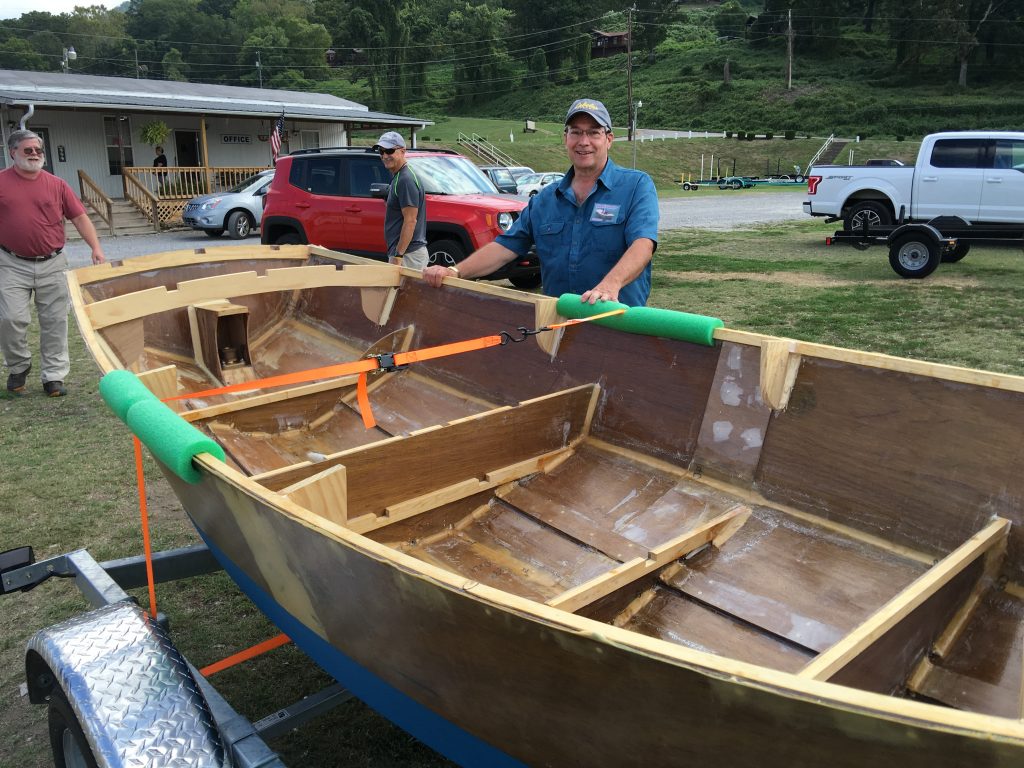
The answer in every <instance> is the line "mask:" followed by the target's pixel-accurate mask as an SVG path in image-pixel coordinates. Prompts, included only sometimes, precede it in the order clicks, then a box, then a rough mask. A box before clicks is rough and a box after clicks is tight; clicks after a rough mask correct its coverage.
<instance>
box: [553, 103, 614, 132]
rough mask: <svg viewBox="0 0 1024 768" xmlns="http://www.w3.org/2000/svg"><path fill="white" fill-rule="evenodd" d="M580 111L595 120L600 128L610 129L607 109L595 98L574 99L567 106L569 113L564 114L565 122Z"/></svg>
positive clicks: (610, 120) (610, 122) (610, 124)
mask: <svg viewBox="0 0 1024 768" xmlns="http://www.w3.org/2000/svg"><path fill="white" fill-rule="evenodd" d="M581 112H583V113H584V114H587V115H590V116H591V117H592V118H594V119H595V120H597V124H598V125H600V126H601V127H602V128H605V129H607V130H609V131H610V130H611V129H612V118H611V116H610V115H609V114H608V110H607V109H605V106H604V104H602V103H601V102H600V101H596V100H595V99H576V101H574V102H573V103H572V106H571V107H569V113H568V114H567V115H566V116H565V122H566V124H568V123H569V121H570V120H572V118H573V115H578V114H580V113H581Z"/></svg>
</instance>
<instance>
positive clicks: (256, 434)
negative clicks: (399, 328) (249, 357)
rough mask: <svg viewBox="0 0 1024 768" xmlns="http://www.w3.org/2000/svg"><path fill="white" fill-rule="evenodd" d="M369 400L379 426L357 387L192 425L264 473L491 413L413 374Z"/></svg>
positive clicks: (393, 378) (398, 377)
mask: <svg viewBox="0 0 1024 768" xmlns="http://www.w3.org/2000/svg"><path fill="white" fill-rule="evenodd" d="M350 395H351V396H350ZM370 399H371V408H372V410H373V415H374V418H375V419H376V421H377V426H376V428H374V429H369V430H368V429H366V427H365V426H364V425H363V420H362V417H361V416H360V414H359V412H358V409H357V406H356V404H355V402H354V400H355V398H354V385H348V386H344V387H341V388H338V389H334V390H326V391H321V392H313V393H310V394H308V395H302V396H300V397H294V398H289V399H287V400H280V401H274V402H271V403H267V404H266V405H261V406H256V407H254V408H249V409H246V410H244V411H229V412H226V413H224V414H222V415H218V416H214V417H211V418H209V419H199V420H197V421H194V422H193V423H194V424H195V425H196V426H197V427H200V428H201V429H205V430H207V431H208V432H210V433H211V434H213V435H215V436H216V437H217V439H218V440H219V441H221V445H222V446H223V447H224V449H225V451H226V452H227V453H228V454H229V455H230V456H231V458H232V459H233V460H234V461H235V462H236V463H237V464H238V466H239V467H240V468H241V469H242V471H244V472H245V473H246V474H260V473H263V472H269V471H272V470H275V469H281V468H284V467H288V466H290V465H293V464H298V463H302V462H308V461H314V462H315V461H319V460H322V459H323V458H324V457H326V456H330V455H331V454H333V453H338V452H339V451H342V450H345V449H348V448H352V447H355V446H360V445H368V444H370V443H373V442H376V441H378V440H384V439H386V438H388V437H391V436H394V435H407V434H410V433H412V432H414V431H416V430H419V429H423V428H424V427H427V426H432V425H435V424H439V423H446V422H449V421H454V420H456V419H460V418H464V417H466V416H469V415H472V414H474V413H481V412H483V411H485V410H487V407H486V405H485V404H483V403H480V402H478V401H475V400H472V399H469V398H466V397H463V396H460V395H459V394H458V393H455V392H451V391H449V390H447V389H445V388H443V387H441V386H439V385H435V384H433V383H431V382H429V381H425V380H417V379H414V378H413V377H412V376H410V375H407V372H398V373H396V374H389V375H388V376H387V377H386V378H385V379H384V380H382V381H381V383H380V386H378V387H376V388H375V389H374V390H373V394H372V396H371V398H370Z"/></svg>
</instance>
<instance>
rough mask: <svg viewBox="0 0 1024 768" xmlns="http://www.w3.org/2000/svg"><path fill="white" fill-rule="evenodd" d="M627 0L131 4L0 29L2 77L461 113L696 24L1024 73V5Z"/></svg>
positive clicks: (808, 49)
mask: <svg viewBox="0 0 1024 768" xmlns="http://www.w3.org/2000/svg"><path fill="white" fill-rule="evenodd" d="M624 1H626V2H628V0H617V2H614V3H613V2H611V0H590V1H589V2H584V0H485V2H481V3H474V2H469V1H468V0H129V2H128V3H126V4H125V5H123V6H121V8H118V9H109V10H108V9H106V8H103V7H101V6H89V7H79V8H76V9H75V11H74V12H73V13H69V14H60V15H54V14H50V13H46V12H41V11H34V12H31V13H26V14H23V15H22V16H21V17H20V18H18V19H7V20H3V21H0V68H5V69H24V70H36V71H60V70H61V67H62V62H65V61H66V59H65V56H64V50H65V49H66V48H68V47H70V46H73V47H74V48H75V50H76V53H77V58H76V59H75V60H74V62H70V63H69V64H68V66H69V68H70V70H71V71H73V72H84V73H88V74H97V75H117V76H122V77H145V78H157V79H169V80H182V81H194V82H207V83H223V84H228V85H243V86H263V87H268V88H282V89H288V90H300V91H302V90H325V91H328V92H335V91H336V89H334V90H332V85H331V84H332V83H336V82H338V81H340V80H344V79H345V78H347V79H348V80H350V81H352V82H355V81H357V80H359V81H365V83H366V84H367V86H368V89H369V91H370V94H371V99H370V101H371V106H373V107H374V108H376V109H381V110H385V111H391V112H401V111H402V110H403V109H404V108H405V106H406V105H407V104H409V103H415V102H421V101H423V100H425V99H427V98H434V99H435V100H436V98H437V95H438V94H437V93H435V92H434V91H437V90H441V91H443V93H444V94H445V99H446V100H447V103H448V105H449V106H451V107H453V108H456V109H465V108H468V107H472V106H473V105H475V104H477V103H481V102H487V101H491V100H493V99H495V98H498V97H499V96H500V95H501V94H502V93H508V92H509V91H513V90H515V89H521V88H526V89H530V88H539V87H543V86H544V85H546V84H549V83H557V84H565V83H572V82H581V81H586V80H587V79H588V77H589V72H590V66H591V58H590V57H591V52H592V32H593V30H595V29H596V30H603V31H606V32H624V31H626V30H627V29H631V30H632V39H631V46H632V48H633V50H634V51H635V52H636V54H637V60H638V61H641V62H642V61H644V60H645V59H646V60H650V59H651V58H652V57H654V56H655V55H656V52H657V49H658V46H659V45H660V44H662V43H663V42H664V41H665V40H666V36H668V35H669V34H670V32H672V31H673V30H676V35H675V37H676V38H678V36H679V34H681V33H679V32H678V30H679V29H691V28H700V29H702V30H703V31H702V32H701V33H700V35H702V36H703V37H704V39H705V40H707V39H708V34H709V33H710V36H711V38H712V41H713V39H715V38H717V39H719V40H721V39H741V40H744V41H746V42H747V43H749V45H750V46H751V47H752V48H758V47H765V48H769V47H773V46H774V47H776V48H777V47H778V46H780V45H782V44H783V41H787V40H791V42H792V46H793V49H794V50H795V51H796V52H797V53H798V54H800V55H801V56H818V57H825V58H827V57H829V56H833V55H835V52H836V51H837V50H838V49H839V46H838V45H837V43H838V41H840V40H844V41H846V42H852V43H853V44H857V42H858V41H863V40H866V39H869V38H870V39H872V40H875V41H877V40H879V39H881V40H883V41H884V42H885V46H886V51H887V53H888V56H889V57H890V62H891V67H892V69H893V70H894V71H902V70H908V69H911V70H912V69H913V68H914V67H916V66H919V65H921V64H922V63H923V62H925V61H932V60H934V59H935V58H936V57H942V59H943V61H948V62H949V65H950V66H949V79H950V81H951V82H956V83H959V85H960V86H962V87H966V86H968V85H969V83H970V73H971V71H972V67H977V66H979V65H980V66H985V67H990V68H991V67H1001V66H1005V67H1019V66H1020V64H1021V63H1024V61H1022V59H1024V34H1022V33H1024V0H758V1H757V2H739V0H729V1H728V2H725V3H722V4H721V5H718V6H711V7H709V6H708V5H707V4H705V3H701V4H693V5H684V4H681V3H679V2H676V0H637V2H636V3H635V5H633V6H631V7H623V5H622V3H623V2H624ZM439 73H440V74H439ZM339 95H342V94H339Z"/></svg>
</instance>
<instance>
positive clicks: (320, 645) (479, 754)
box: [200, 531, 524, 768]
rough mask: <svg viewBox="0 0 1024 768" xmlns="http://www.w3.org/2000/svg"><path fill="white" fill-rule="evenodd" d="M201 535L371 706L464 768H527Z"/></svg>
mask: <svg viewBox="0 0 1024 768" xmlns="http://www.w3.org/2000/svg"><path fill="white" fill-rule="evenodd" d="M200 535H201V536H202V537H203V541H205V542H206V545H207V546H208V547H209V548H210V551H211V552H212V553H213V555H214V557H216V558H217V560H218V561H219V562H220V564H221V565H223V566H224V570H225V571H226V572H227V574H228V575H229V576H230V577H231V579H232V581H234V582H235V583H236V584H237V585H238V586H239V587H240V588H241V589H242V591H243V592H245V594H246V595H248V597H249V599H250V600H252V601H253V603H255V604H256V607H257V608H259V609H260V610H261V611H262V612H263V613H264V614H266V616H267V617H268V618H269V619H270V620H271V621H273V622H274V623H275V624H276V625H277V626H278V627H279V628H280V629H281V631H282V632H284V633H285V634H286V635H288V637H290V638H291V639H292V641H293V642H294V643H295V644H296V645H297V646H298V647H299V648H301V649H302V650H303V651H304V652H305V653H306V654H307V655H308V656H309V657H310V658H312V659H313V661H315V662H316V663H317V664H319V665H320V667H322V668H323V669H324V670H325V671H326V672H327V673H328V674H329V675H331V676H332V677H333V678H334V679H335V680H337V681H338V682H340V683H341V684H342V685H344V686H345V687H346V688H348V689H349V690H350V691H351V692H352V693H354V694H355V695H356V696H357V697H358V698H359V699H361V700H362V701H364V702H365V703H366V704H367V705H369V706H370V707H372V708H373V709H374V710H376V711H377V712H379V713H380V714H382V715H383V716H384V717H386V718H387V719H388V720H390V721H392V722H393V723H395V725H397V726H399V727H400V728H402V729H403V730H405V731H407V732H409V733H410V734H412V735H413V736H415V737H416V738H417V739H419V740H420V741H422V742H423V743H424V744H427V745H428V746H430V747H431V748H432V749H435V750H437V751H438V752H440V753H441V754H443V755H445V756H446V757H447V758H449V759H451V760H454V761H455V762H457V763H459V764H460V765H464V766H487V768H501V767H502V766H508V768H524V763H521V762H520V761H518V760H516V759H514V758H512V757H510V756H509V755H507V754H505V753H504V752H502V751H501V750H499V749H496V748H495V747H493V746H491V745H490V744H488V743H487V742H485V741H483V740H481V739H479V738H477V737H476V736H473V735H472V734H470V733H468V732H466V731H464V730H462V729H461V728H459V727H458V726H456V725H454V724H453V723H451V722H449V721H448V720H445V719H444V718H443V717H441V716H440V715H438V714H436V713H435V712H433V711H431V710H430V709H427V708H426V707H424V706H423V705H422V704H419V703H418V702H416V701H415V700H413V699H411V698H410V697H408V696H406V695H405V694H404V693H402V692H401V691H399V690H398V689H397V688H394V687H392V686H391V685H389V684H387V683H386V682H384V681H383V680H381V679H380V678H378V677H377V676H376V675H374V674H372V673H371V672H370V671H369V670H367V669H365V668H364V667H362V666H360V665H359V664H357V663H356V662H355V661H353V660H352V659H350V658H349V657H348V656H346V655H345V654H343V653H342V652H341V651H339V650H338V649H337V648H335V647H334V646H332V645H331V644H330V643H328V642H327V641H326V640H324V639H323V638H322V637H320V635H318V634H316V633H315V632H313V631H312V630H310V629H308V628H307V627H306V626H305V625H304V624H303V623H302V622H300V621H299V620H298V619H296V618H295V617H294V616H292V615H291V614H290V613H288V612H287V611H286V610H285V609H284V608H282V607H281V605H280V604H279V603H278V602H277V601H276V600H274V599H273V598H272V597H271V596H270V595H268V594H267V593H266V592H264V591H263V589H261V588H260V587H259V586H258V585H257V584H256V582H254V581H253V580H252V579H250V578H249V577H248V576H246V574H245V573H244V572H243V571H241V570H240V569H239V568H238V567H237V566H235V564H234V563H233V562H231V560H229V559H228V557H227V556H226V555H225V554H224V553H223V552H222V551H221V550H220V549H218V548H217V546H215V545H214V544H213V542H211V541H210V540H209V539H208V538H207V537H206V536H205V535H203V533H202V531H200Z"/></svg>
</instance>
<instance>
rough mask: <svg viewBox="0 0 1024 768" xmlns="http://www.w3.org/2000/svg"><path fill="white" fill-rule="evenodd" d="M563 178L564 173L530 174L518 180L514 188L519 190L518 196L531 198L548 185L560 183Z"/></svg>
mask: <svg viewBox="0 0 1024 768" xmlns="http://www.w3.org/2000/svg"><path fill="white" fill-rule="evenodd" d="M563 176H565V174H564V173H531V174H530V175H529V176H523V178H521V179H519V181H518V182H516V186H517V187H518V188H519V194H520V195H526V196H529V197H533V196H534V195H536V194H537V193H538V192H540V191H541V189H543V188H544V187H546V186H547V185H548V184H552V183H554V184H557V183H558V182H560V181H561V180H562V177H563Z"/></svg>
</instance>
